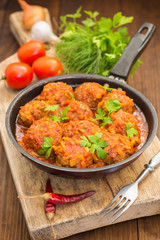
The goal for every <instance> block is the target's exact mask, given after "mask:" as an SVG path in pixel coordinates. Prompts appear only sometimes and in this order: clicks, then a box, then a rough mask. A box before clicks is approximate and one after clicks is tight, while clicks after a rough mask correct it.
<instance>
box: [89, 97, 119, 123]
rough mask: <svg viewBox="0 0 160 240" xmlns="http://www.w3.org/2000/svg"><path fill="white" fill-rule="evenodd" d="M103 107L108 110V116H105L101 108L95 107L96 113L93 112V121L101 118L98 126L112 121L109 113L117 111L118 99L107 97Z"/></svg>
mask: <svg viewBox="0 0 160 240" xmlns="http://www.w3.org/2000/svg"><path fill="white" fill-rule="evenodd" d="M105 107H106V109H107V110H108V116H106V112H105V111H104V110H103V109H102V108H99V107H98V109H97V113H96V114H95V116H96V119H94V121H96V120H101V121H102V123H101V124H100V125H99V126H100V127H102V126H103V125H106V124H111V123H113V121H112V119H111V117H110V114H111V113H112V112H113V111H114V112H116V111H118V110H119V109H120V108H121V105H120V101H119V100H116V99H111V98H110V99H108V101H107V103H105Z"/></svg>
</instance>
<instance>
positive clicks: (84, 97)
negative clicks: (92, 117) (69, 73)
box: [74, 82, 106, 109]
mask: <svg viewBox="0 0 160 240" xmlns="http://www.w3.org/2000/svg"><path fill="white" fill-rule="evenodd" d="M74 94H75V99H76V100H78V101H82V102H84V103H86V104H87V105H88V106H89V107H90V108H91V109H94V108H96V107H97V105H98V103H99V102H100V101H101V100H102V98H103V97H104V96H105V95H106V90H105V89H103V88H102V87H101V85H100V84H98V83H95V82H85V83H82V84H81V85H80V86H78V87H77V88H76V89H75V92H74Z"/></svg>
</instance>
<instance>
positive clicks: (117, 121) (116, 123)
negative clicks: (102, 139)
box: [107, 110, 141, 147]
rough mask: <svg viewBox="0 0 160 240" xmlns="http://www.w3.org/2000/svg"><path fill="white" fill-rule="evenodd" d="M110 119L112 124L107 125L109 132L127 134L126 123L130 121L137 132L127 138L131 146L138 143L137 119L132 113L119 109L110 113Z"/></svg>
mask: <svg viewBox="0 0 160 240" xmlns="http://www.w3.org/2000/svg"><path fill="white" fill-rule="evenodd" d="M111 119H112V120H113V124H111V125H110V126H109V127H108V129H107V130H108V131H109V132H111V133H118V134H121V135H124V136H127V131H126V129H127V123H131V126H132V128H134V129H136V130H137V134H136V135H134V136H133V137H130V138H129V140H130V141H131V142H132V144H133V146H134V147H135V146H138V145H139V144H140V142H141V141H140V133H139V129H138V122H139V121H138V119H137V118H135V117H134V116H133V115H132V114H130V113H128V112H124V111H123V110H119V111H118V112H113V113H112V114H111Z"/></svg>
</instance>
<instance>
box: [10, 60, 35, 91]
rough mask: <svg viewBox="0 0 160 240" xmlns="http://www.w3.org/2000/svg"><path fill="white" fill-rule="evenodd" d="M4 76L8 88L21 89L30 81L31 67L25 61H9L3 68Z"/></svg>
mask: <svg viewBox="0 0 160 240" xmlns="http://www.w3.org/2000/svg"><path fill="white" fill-rule="evenodd" d="M5 78H6V81H7V84H8V86H9V87H10V88H13V89H21V88H24V87H26V86H28V85H29V84H30V83H31V81H32V78H33V69H32V68H31V67H30V66H29V65H28V64H26V63H21V62H15V63H11V64H9V65H8V66H7V67H6V69H5Z"/></svg>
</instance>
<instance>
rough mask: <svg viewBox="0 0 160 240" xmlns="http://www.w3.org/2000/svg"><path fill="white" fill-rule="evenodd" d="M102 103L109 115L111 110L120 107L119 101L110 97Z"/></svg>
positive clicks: (114, 110) (113, 110)
mask: <svg viewBox="0 0 160 240" xmlns="http://www.w3.org/2000/svg"><path fill="white" fill-rule="evenodd" d="M104 104H105V107H106V109H107V110H108V112H109V115H110V114H111V113H112V112H116V111H118V110H119V109H120V108H121V104H120V101H119V100H117V99H112V98H110V99H108V101H107V103H104Z"/></svg>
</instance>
